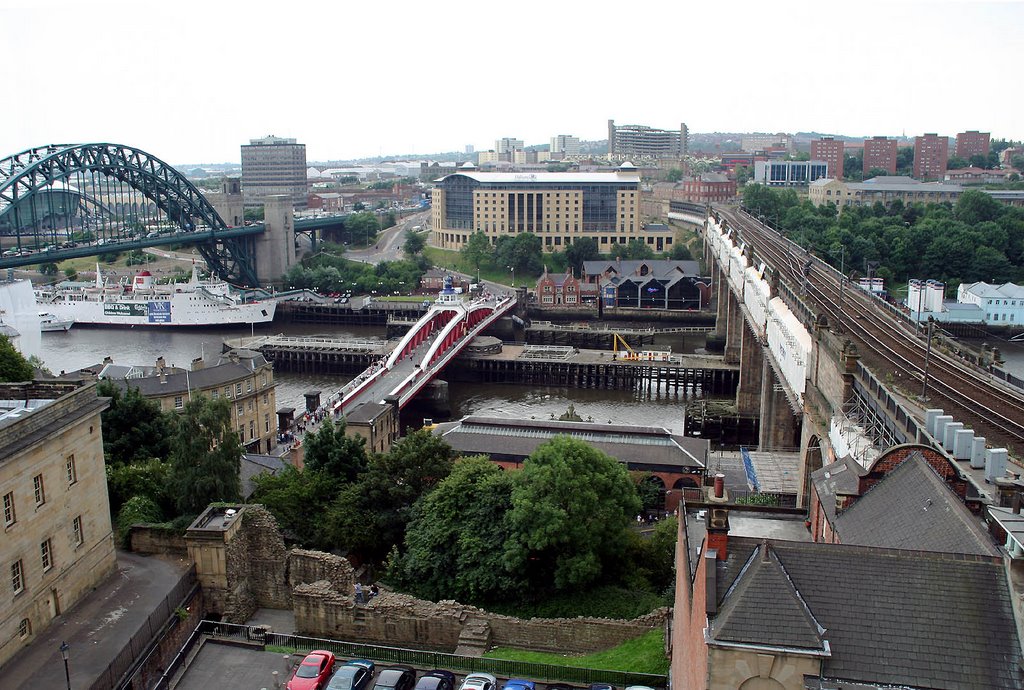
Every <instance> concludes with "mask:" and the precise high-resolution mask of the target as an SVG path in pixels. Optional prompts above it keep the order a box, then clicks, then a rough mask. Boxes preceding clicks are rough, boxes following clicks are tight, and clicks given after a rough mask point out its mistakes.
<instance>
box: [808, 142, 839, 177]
mask: <svg viewBox="0 0 1024 690" xmlns="http://www.w3.org/2000/svg"><path fill="white" fill-rule="evenodd" d="M811 160H815V161H825V163H826V164H827V165H828V174H829V177H832V178H834V179H837V180H841V179H843V142H842V140H841V139H836V138H834V137H822V138H821V139H816V140H814V141H812V142H811Z"/></svg>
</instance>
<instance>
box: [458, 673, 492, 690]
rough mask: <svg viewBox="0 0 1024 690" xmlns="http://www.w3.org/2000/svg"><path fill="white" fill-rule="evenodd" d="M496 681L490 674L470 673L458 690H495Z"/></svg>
mask: <svg viewBox="0 0 1024 690" xmlns="http://www.w3.org/2000/svg"><path fill="white" fill-rule="evenodd" d="M497 687H498V679H497V678H495V677H494V676H492V675H491V674H490V673H470V674H469V675H468V676H466V680H464V681H462V685H460V686H459V690H497Z"/></svg>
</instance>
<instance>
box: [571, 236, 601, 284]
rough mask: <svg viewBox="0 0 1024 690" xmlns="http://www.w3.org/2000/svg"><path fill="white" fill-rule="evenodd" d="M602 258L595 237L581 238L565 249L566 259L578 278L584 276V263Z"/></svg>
mask: <svg viewBox="0 0 1024 690" xmlns="http://www.w3.org/2000/svg"><path fill="white" fill-rule="evenodd" d="M599 258H601V251H600V249H598V246H597V239H596V238H594V237H581V238H580V239H578V240H576V241H575V242H573V243H572V244H570V245H569V246H568V247H566V248H565V259H566V262H567V263H568V265H569V266H572V268H573V270H574V271H575V272H576V275H577V276H581V275H583V262H584V261H593V260H595V259H599Z"/></svg>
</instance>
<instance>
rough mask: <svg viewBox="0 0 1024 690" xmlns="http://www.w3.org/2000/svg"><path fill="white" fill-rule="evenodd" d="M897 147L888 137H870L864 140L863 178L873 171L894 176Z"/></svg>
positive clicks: (895, 142)
mask: <svg viewBox="0 0 1024 690" xmlns="http://www.w3.org/2000/svg"><path fill="white" fill-rule="evenodd" d="M898 148H899V145H898V143H897V141H896V140H895V139H890V138H889V137H871V138H870V139H865V140H864V176H865V177H867V176H868V174H869V173H870V172H871V171H872V170H875V169H878V170H884V171H886V172H887V173H889V174H890V175H895V174H896V156H897V153H898V151H897V149H898Z"/></svg>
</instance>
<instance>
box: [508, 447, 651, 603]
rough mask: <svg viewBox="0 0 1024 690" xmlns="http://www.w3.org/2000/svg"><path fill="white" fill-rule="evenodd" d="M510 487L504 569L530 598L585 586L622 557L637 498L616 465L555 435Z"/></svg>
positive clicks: (589, 449)
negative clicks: (518, 578)
mask: <svg viewBox="0 0 1024 690" xmlns="http://www.w3.org/2000/svg"><path fill="white" fill-rule="evenodd" d="M515 480H516V481H515V488H514V489H513V491H512V509H511V510H510V511H509V513H508V518H509V530H510V532H509V538H508V540H507V541H506V544H505V567H506V568H507V569H509V570H511V571H513V572H516V573H520V574H521V575H523V576H524V577H526V578H527V579H528V581H529V585H530V587H531V589H532V591H534V592H537V591H539V589H540V588H543V590H545V591H546V590H549V589H551V588H554V589H555V590H557V591H566V590H569V589H573V588H581V587H586V586H587V585H590V584H592V583H594V582H595V581H596V580H597V579H598V578H599V577H601V574H602V572H603V570H604V568H605V563H606V562H608V561H610V560H615V559H617V558H620V557H621V554H622V551H623V548H624V546H625V544H626V542H627V536H626V535H627V533H628V530H629V528H630V524H631V521H632V519H633V517H634V516H635V515H636V514H637V513H638V512H639V510H640V499H639V498H638V497H637V493H636V486H635V485H634V484H633V481H632V480H631V479H630V478H629V474H628V473H627V471H626V468H625V467H624V466H623V465H622V464H621V463H619V462H618V461H617V460H614V459H613V458H611V457H609V456H607V455H605V454H604V453H602V452H601V451H599V450H596V449H594V448H592V447H591V446H589V445H587V444H586V443H584V442H583V441H580V440H578V439H574V438H570V437H567V436H559V437H556V438H554V439H552V440H550V441H547V442H545V443H543V444H541V445H540V446H538V447H537V448H536V449H535V450H534V452H533V453H531V454H530V456H529V457H528V458H527V459H526V461H525V462H524V463H523V469H522V471H520V472H518V473H517V474H516V476H515Z"/></svg>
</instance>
